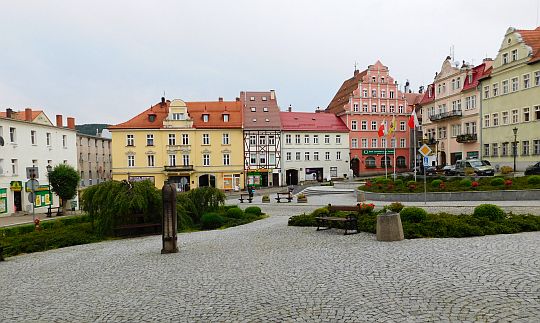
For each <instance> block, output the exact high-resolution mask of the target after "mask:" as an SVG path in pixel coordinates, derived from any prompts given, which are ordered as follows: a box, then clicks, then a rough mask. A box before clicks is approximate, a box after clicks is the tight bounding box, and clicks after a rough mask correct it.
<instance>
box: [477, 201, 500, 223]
mask: <svg viewBox="0 0 540 323" xmlns="http://www.w3.org/2000/svg"><path fill="white" fill-rule="evenodd" d="M473 216H474V217H476V218H484V219H489V220H490V221H502V220H504V218H505V214H504V211H503V210H502V209H501V208H500V207H498V206H497V205H493V204H480V205H478V206H477V207H475V208H474V212H473Z"/></svg>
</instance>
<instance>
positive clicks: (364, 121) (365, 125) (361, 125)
mask: <svg viewBox="0 0 540 323" xmlns="http://www.w3.org/2000/svg"><path fill="white" fill-rule="evenodd" d="M360 129H362V130H367V121H366V120H362V122H361V123H360Z"/></svg>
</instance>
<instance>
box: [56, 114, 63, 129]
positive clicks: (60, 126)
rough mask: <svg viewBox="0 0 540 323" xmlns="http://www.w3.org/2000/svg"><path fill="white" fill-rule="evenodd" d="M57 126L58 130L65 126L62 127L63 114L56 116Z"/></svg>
mask: <svg viewBox="0 0 540 323" xmlns="http://www.w3.org/2000/svg"><path fill="white" fill-rule="evenodd" d="M56 126H57V127H58V128H62V127H63V125H62V115H61V114H57V115H56Z"/></svg>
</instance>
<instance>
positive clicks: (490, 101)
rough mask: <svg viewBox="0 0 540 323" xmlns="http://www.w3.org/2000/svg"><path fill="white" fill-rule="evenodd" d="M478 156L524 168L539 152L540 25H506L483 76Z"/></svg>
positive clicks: (536, 159) (518, 168)
mask: <svg viewBox="0 0 540 323" xmlns="http://www.w3.org/2000/svg"><path fill="white" fill-rule="evenodd" d="M480 86H481V89H482V93H481V94H482V100H481V104H482V107H481V116H482V158H486V159H489V160H490V161H491V163H492V165H494V166H495V167H496V168H497V167H501V166H510V167H514V166H513V163H514V149H515V151H516V156H515V157H516V158H515V160H516V169H517V170H518V171H523V170H524V169H525V168H526V167H527V166H528V165H531V164H533V163H536V162H538V160H539V155H540V131H539V130H538V126H539V125H540V27H538V28H536V29H534V30H517V29H515V28H509V29H508V30H507V31H506V33H505V35H504V39H503V41H502V44H501V47H500V49H499V52H498V54H497V57H496V58H495V60H494V62H493V69H492V71H491V73H490V74H489V75H487V76H485V77H484V78H482V80H481V84H480Z"/></svg>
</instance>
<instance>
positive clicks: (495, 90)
mask: <svg viewBox="0 0 540 323" xmlns="http://www.w3.org/2000/svg"><path fill="white" fill-rule="evenodd" d="M491 89H492V90H493V96H497V95H499V83H495V84H493V86H492V87H491Z"/></svg>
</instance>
